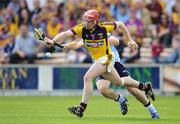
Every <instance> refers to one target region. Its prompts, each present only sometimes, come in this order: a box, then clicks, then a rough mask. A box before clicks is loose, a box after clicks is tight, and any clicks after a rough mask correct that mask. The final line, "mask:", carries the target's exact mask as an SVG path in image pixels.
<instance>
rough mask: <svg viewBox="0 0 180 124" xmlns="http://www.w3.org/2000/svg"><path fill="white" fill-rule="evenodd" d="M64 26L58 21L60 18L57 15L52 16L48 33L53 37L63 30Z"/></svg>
mask: <svg viewBox="0 0 180 124" xmlns="http://www.w3.org/2000/svg"><path fill="white" fill-rule="evenodd" d="M62 29H63V26H62V25H61V24H59V23H58V19H57V18H56V16H52V17H51V18H50V20H49V22H48V24H47V35H48V36H49V37H51V38H53V37H54V36H56V34H58V33H59V32H61V31H62Z"/></svg>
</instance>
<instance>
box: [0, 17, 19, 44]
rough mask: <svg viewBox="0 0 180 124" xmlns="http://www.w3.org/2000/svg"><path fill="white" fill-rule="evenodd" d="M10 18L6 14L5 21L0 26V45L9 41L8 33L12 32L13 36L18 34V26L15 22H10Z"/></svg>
mask: <svg viewBox="0 0 180 124" xmlns="http://www.w3.org/2000/svg"><path fill="white" fill-rule="evenodd" d="M11 20H12V19H11V18H10V17H9V16H8V15H6V17H5V22H4V24H3V25H2V27H1V30H0V34H1V35H0V45H1V46H5V45H6V44H7V43H9V39H8V37H9V34H13V35H14V36H17V35H18V27H17V25H16V24H14V23H12V21H11Z"/></svg>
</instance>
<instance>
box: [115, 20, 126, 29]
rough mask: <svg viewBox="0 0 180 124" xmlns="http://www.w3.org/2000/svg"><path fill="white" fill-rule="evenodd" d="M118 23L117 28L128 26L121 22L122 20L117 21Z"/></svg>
mask: <svg viewBox="0 0 180 124" xmlns="http://www.w3.org/2000/svg"><path fill="white" fill-rule="evenodd" d="M116 24H117V28H118V29H119V28H120V29H122V28H124V27H126V26H125V25H124V23H123V22H120V21H118V22H116Z"/></svg>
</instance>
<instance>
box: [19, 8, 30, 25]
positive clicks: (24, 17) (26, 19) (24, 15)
mask: <svg viewBox="0 0 180 124" xmlns="http://www.w3.org/2000/svg"><path fill="white" fill-rule="evenodd" d="M19 20H20V21H19V24H18V26H20V25H21V24H26V25H30V23H31V17H30V13H29V12H28V10H27V9H22V11H21V12H20V13H19Z"/></svg>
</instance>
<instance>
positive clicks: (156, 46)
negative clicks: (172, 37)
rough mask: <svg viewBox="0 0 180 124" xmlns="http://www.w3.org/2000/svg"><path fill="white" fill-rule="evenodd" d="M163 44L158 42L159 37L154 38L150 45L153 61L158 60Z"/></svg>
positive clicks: (156, 61)
mask: <svg viewBox="0 0 180 124" xmlns="http://www.w3.org/2000/svg"><path fill="white" fill-rule="evenodd" d="M163 49H164V46H163V45H162V44H161V43H160V41H159V39H155V40H154V41H153V43H152V46H151V51H152V59H153V62H154V63H158V62H159V58H160V54H161V52H162V51H163Z"/></svg>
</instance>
